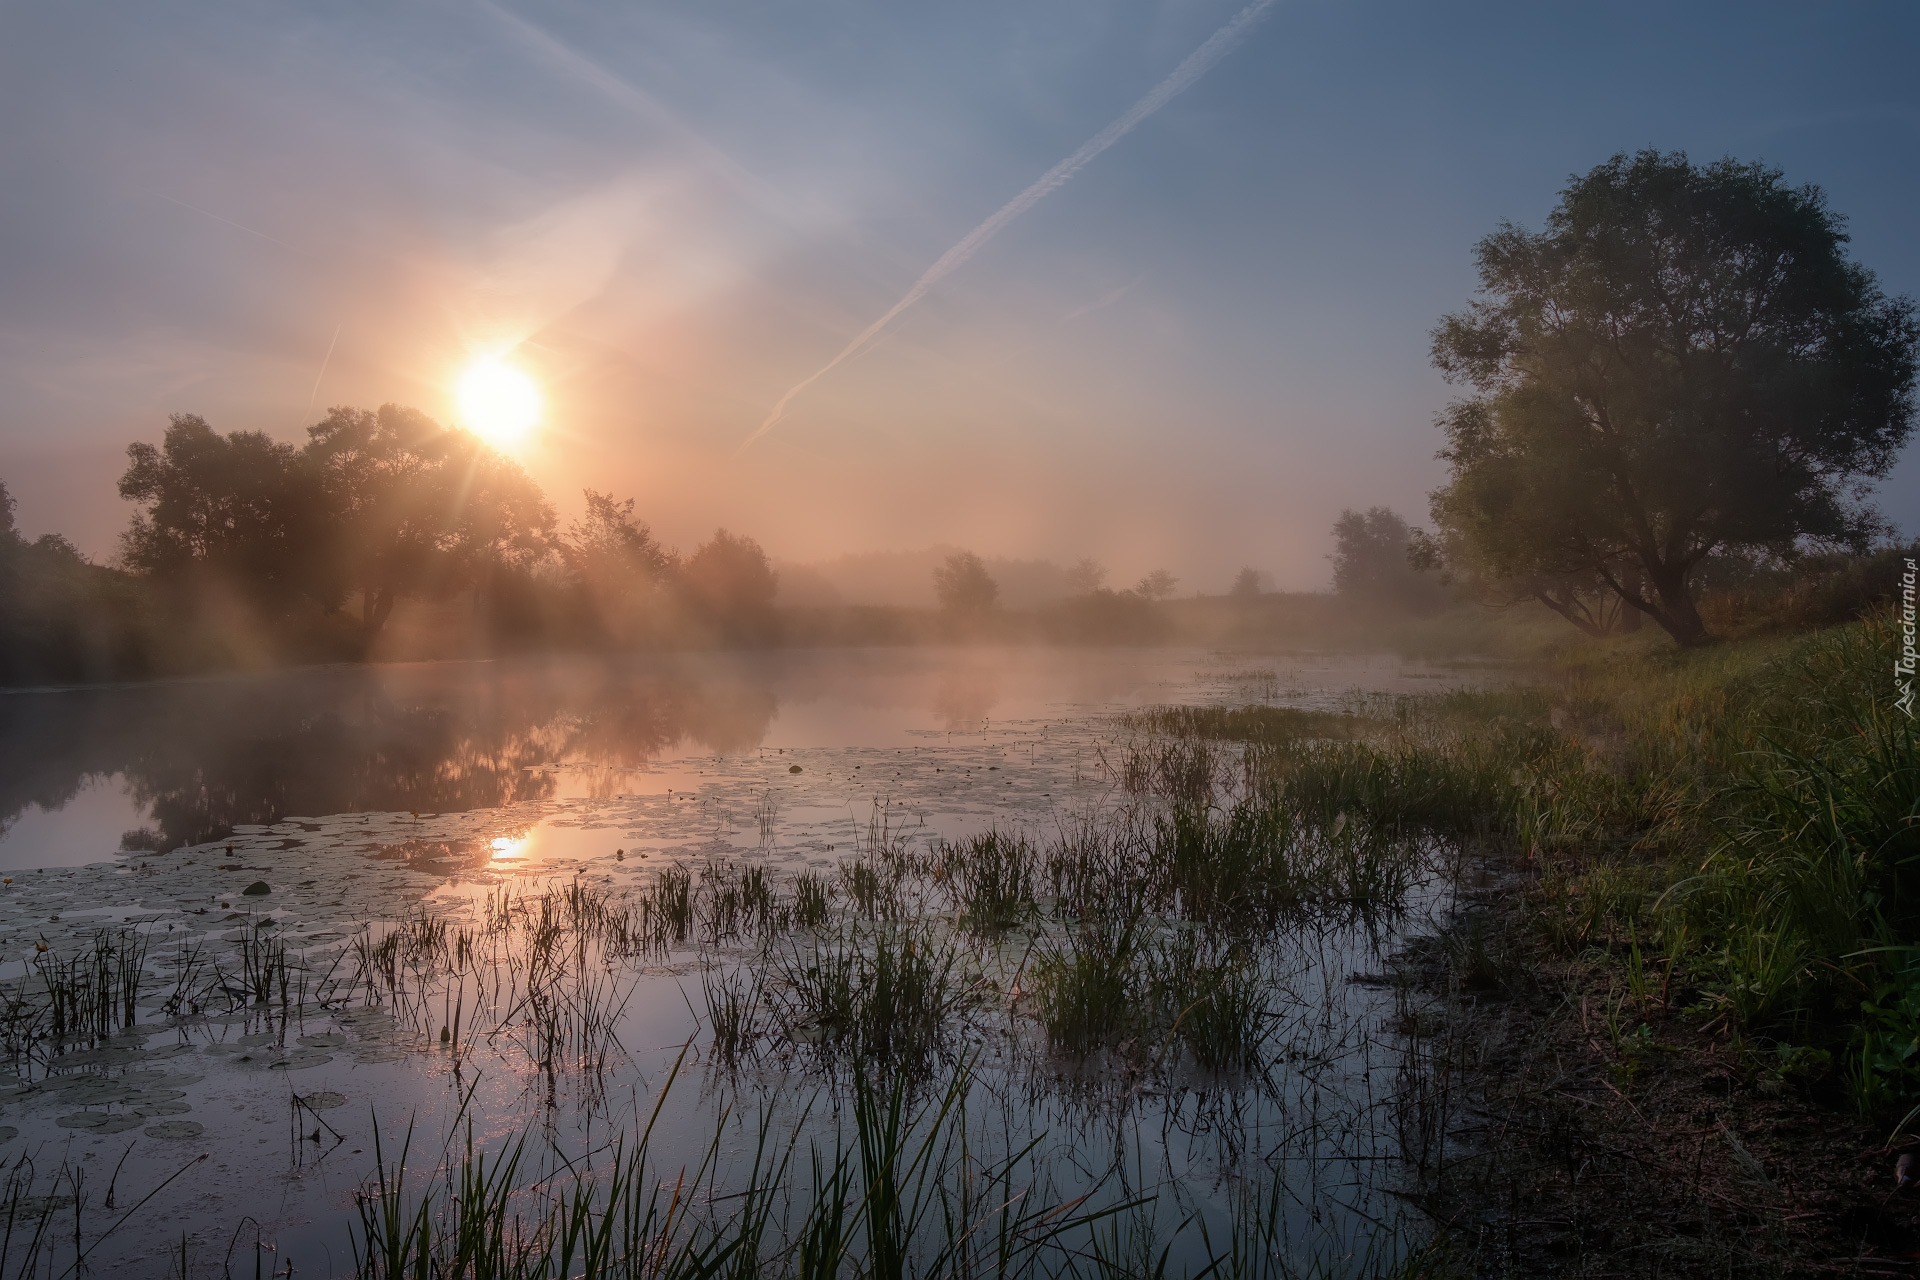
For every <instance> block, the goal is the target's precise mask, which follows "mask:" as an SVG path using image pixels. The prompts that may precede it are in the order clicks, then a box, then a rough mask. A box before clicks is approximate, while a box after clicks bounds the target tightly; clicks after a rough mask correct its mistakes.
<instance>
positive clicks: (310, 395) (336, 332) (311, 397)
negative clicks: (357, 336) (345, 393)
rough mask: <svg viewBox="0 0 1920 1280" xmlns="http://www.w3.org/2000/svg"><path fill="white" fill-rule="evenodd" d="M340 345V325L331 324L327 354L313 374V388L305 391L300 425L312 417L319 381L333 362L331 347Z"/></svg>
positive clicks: (318, 392) (304, 424) (318, 394)
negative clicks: (331, 337)
mask: <svg viewBox="0 0 1920 1280" xmlns="http://www.w3.org/2000/svg"><path fill="white" fill-rule="evenodd" d="M338 345H340V326H339V325H335V326H333V341H331V342H329V343H327V354H326V356H325V357H324V358H323V359H322V360H321V361H320V372H319V373H316V374H315V375H313V390H311V391H309V392H307V411H306V412H305V413H303V414H301V415H300V425H301V426H303V427H304V426H306V425H307V419H309V418H311V417H313V402H314V401H315V400H318V399H319V398H320V381H321V379H323V378H325V377H326V376H327V366H328V365H330V364H332V363H333V349H334V348H335V347H336V346H338Z"/></svg>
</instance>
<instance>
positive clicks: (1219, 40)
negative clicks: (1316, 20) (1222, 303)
mask: <svg viewBox="0 0 1920 1280" xmlns="http://www.w3.org/2000/svg"><path fill="white" fill-rule="evenodd" d="M1273 4H1274V0H1253V3H1252V4H1250V5H1248V6H1247V7H1246V8H1244V9H1242V10H1241V11H1240V12H1239V13H1237V14H1235V15H1234V17H1233V19H1232V21H1230V22H1228V23H1227V25H1226V26H1224V27H1221V28H1220V29H1219V30H1218V31H1216V32H1214V33H1213V35H1212V36H1211V37H1210V38H1209V39H1208V40H1207V42H1206V43H1205V44H1203V45H1201V46H1200V47H1199V48H1198V49H1195V50H1194V51H1193V52H1192V53H1190V54H1188V55H1187V59H1186V61H1184V62H1182V63H1181V64H1180V65H1179V66H1177V67H1175V68H1174V69H1173V74H1172V75H1170V76H1168V77H1167V78H1166V79H1165V80H1162V81H1161V82H1160V83H1159V84H1157V85H1155V86H1154V87H1153V88H1152V90H1150V91H1149V92H1148V93H1147V95H1146V96H1145V97H1144V98H1142V99H1140V101H1138V102H1136V103H1134V104H1133V105H1132V106H1131V107H1128V108H1127V110H1126V111H1125V112H1124V113H1122V114H1121V116H1120V117H1119V118H1118V119H1116V120H1115V121H1114V122H1113V123H1112V124H1110V125H1108V126H1107V127H1106V128H1104V129H1102V130H1101V131H1100V132H1099V133H1096V134H1094V135H1093V137H1092V138H1090V139H1089V140H1088V141H1087V142H1086V144H1085V145H1084V146H1082V147H1081V148H1080V149H1079V150H1078V151H1076V152H1074V153H1073V154H1072V155H1070V156H1068V157H1067V158H1066V159H1065V160H1062V161H1061V162H1060V163H1059V164H1057V165H1055V166H1053V168H1051V169H1049V170H1047V171H1046V172H1045V173H1043V174H1041V175H1040V177H1039V179H1038V180H1037V181H1036V182H1034V184H1033V185H1032V186H1030V187H1028V188H1027V189H1026V190H1025V191H1022V192H1021V193H1020V194H1019V195H1017V196H1015V197H1014V198H1013V199H1011V200H1009V201H1007V203H1006V204H1004V205H1002V206H1001V207H1000V209H999V211H998V212H996V213H995V214H994V215H993V216H992V217H990V218H988V219H987V220H986V221H985V222H983V223H981V224H980V225H979V226H977V227H975V228H974V229H973V230H972V231H969V232H968V233H967V234H966V236H965V238H963V239H962V240H961V241H960V243H959V244H956V245H954V246H953V248H951V249H949V250H947V251H946V252H945V253H944V254H942V255H940V260H939V261H938V262H936V263H934V264H933V265H932V266H931V267H928V268H927V270H926V274H924V275H922V276H921V277H920V278H919V279H918V280H916V281H914V284H913V288H911V289H909V290H907V292H906V296H905V297H903V298H901V299H900V301H898V302H896V303H894V304H893V306H892V307H890V308H888V310H887V313H886V314H885V315H883V316H881V317H880V318H879V319H878V320H875V321H874V322H873V323H872V324H870V325H868V326H867V327H866V328H865V329H862V330H861V331H860V333H859V335H858V336H857V337H855V338H854V340H853V341H852V342H849V343H848V344H847V345H846V347H845V348H844V349H842V351H841V352H840V354H839V355H837V356H835V357H834V358H833V359H831V360H829V361H827V363H826V365H825V366H823V367H822V368H821V369H820V370H819V371H818V372H816V373H814V374H813V375H812V376H810V377H807V378H803V379H801V380H800V381H799V382H797V383H795V384H794V385H793V387H792V388H790V389H789V390H788V391H787V394H785V395H783V396H781V397H780V402H779V403H778V404H776V405H774V406H773V412H771V413H769V414H768V415H767V420H766V421H765V422H763V423H761V424H760V429H759V430H758V431H755V432H754V433H753V434H752V435H750V436H748V437H747V438H746V439H745V440H743V441H741V443H740V447H739V448H738V449H735V450H734V451H733V456H734V457H736V458H737V457H739V456H740V455H741V454H743V453H745V452H746V451H747V450H748V449H750V448H752V447H753V445H754V442H755V441H757V440H759V439H760V437H761V436H764V435H766V434H767V432H769V431H771V430H773V427H774V424H775V423H777V422H779V421H780V419H781V418H782V417H783V416H785V414H786V412H787V406H788V405H789V404H791V403H792V402H793V398H794V397H795V396H797V395H799V394H800V393H801V392H802V391H805V390H806V389H807V388H808V387H810V386H812V385H813V384H814V383H816V382H818V381H819V380H820V379H821V378H823V377H825V376H826V375H827V374H828V373H830V372H832V371H833V370H834V369H835V368H836V367H838V366H839V365H840V364H841V363H842V362H844V361H845V360H846V359H847V358H848V357H849V356H851V355H853V354H854V353H855V352H857V351H859V350H860V348H862V347H864V346H866V345H867V343H869V342H871V341H872V340H873V338H874V336H875V335H876V334H878V333H879V332H880V331H881V330H882V329H884V328H886V327H887V325H888V324H889V323H891V322H892V320H893V318H894V317H895V316H897V315H899V314H900V313H901V312H902V311H905V310H906V309H907V308H908V307H910V306H912V305H913V304H914V303H916V302H918V301H920V299H922V298H924V297H926V295H927V291H928V290H930V289H932V288H933V286H935V285H936V284H939V283H940V282H941V281H942V280H944V279H945V278H946V277H947V276H949V275H952V274H953V273H954V272H955V271H956V270H958V269H959V268H960V266H961V265H962V264H963V263H965V262H966V260H967V259H968V258H971V257H972V256H973V255H974V254H975V253H978V252H979V251H980V247H981V246H982V245H984V244H986V242H987V241H989V240H991V239H993V237H994V236H996V235H998V234H999V233H1000V231H1001V229H1002V228H1004V227H1005V226H1006V225H1007V224H1008V223H1010V222H1012V221H1013V220H1014V219H1015V218H1017V217H1019V216H1020V215H1021V214H1023V213H1025V212H1026V211H1027V210H1029V209H1031V208H1033V206H1035V205H1036V204H1039V203H1040V202H1041V201H1042V200H1044V199H1046V197H1047V196H1048V195H1050V194H1051V193H1053V192H1055V191H1057V190H1059V189H1060V188H1061V187H1063V186H1065V185H1066V184H1067V182H1068V180H1070V179H1071V178H1072V177H1073V175H1074V174H1076V173H1078V172H1080V170H1082V169H1084V168H1086V167H1087V164H1088V163H1089V162H1090V161H1092V160H1093V158H1094V157H1095V156H1097V155H1099V154H1100V153H1101V152H1102V151H1105V150H1106V149H1107V148H1108V147H1110V146H1112V145H1113V144H1114V143H1116V142H1118V141H1120V139H1122V138H1124V137H1126V136H1127V134H1129V133H1131V132H1132V131H1133V127H1134V126H1135V125H1137V124H1139V123H1140V122H1141V121H1142V120H1145V119H1146V118H1147V117H1148V116H1150V115H1152V114H1153V113H1154V112H1156V111H1158V110H1159V109H1160V108H1162V107H1164V106H1166V105H1167V103H1169V102H1171V101H1172V100H1173V99H1174V98H1175V97H1176V96H1177V95H1178V94H1179V93H1180V92H1181V91H1183V90H1185V89H1188V88H1190V87H1192V85H1193V84H1194V82H1195V81H1197V80H1199V79H1200V77H1201V76H1204V75H1206V74H1207V72H1209V71H1211V70H1213V68H1214V64H1216V63H1218V62H1219V61H1220V59H1222V58H1224V57H1226V56H1227V55H1228V54H1229V53H1231V52H1233V47H1234V46H1235V45H1237V44H1239V43H1240V41H1241V40H1242V39H1244V38H1245V37H1246V35H1247V33H1248V32H1249V31H1251V30H1252V29H1253V28H1254V26H1255V25H1256V24H1257V23H1258V22H1259V21H1260V20H1261V19H1262V18H1264V17H1266V15H1267V10H1269V9H1271V8H1272V7H1273Z"/></svg>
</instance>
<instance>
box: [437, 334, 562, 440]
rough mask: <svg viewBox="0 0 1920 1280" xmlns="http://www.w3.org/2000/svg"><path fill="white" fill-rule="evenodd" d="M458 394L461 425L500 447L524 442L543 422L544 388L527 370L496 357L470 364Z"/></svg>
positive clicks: (456, 390) (456, 392)
mask: <svg viewBox="0 0 1920 1280" xmlns="http://www.w3.org/2000/svg"><path fill="white" fill-rule="evenodd" d="M455 394H456V397H457V399H458V402H459V405H460V425H461V426H463V427H465V428H467V429H468V430H469V431H471V432H473V433H474V434H475V435H477V436H479V437H480V438H481V439H483V440H485V441H486V442H487V443H488V444H490V445H492V446H493V447H494V448H496V449H508V448H511V447H512V446H514V445H517V444H519V443H521V442H522V441H523V440H524V439H525V438H526V436H527V434H528V433H529V432H531V431H532V430H533V428H534V427H535V426H536V425H537V424H538V423H539V421H540V413H541V408H542V405H541V395H540V388H539V387H538V386H536V385H535V384H534V381H533V379H532V378H530V377H528V376H527V375H526V374H525V373H524V372H522V371H521V370H519V369H516V368H515V367H514V366H512V365H510V364H508V363H506V362H505V361H503V360H500V359H498V358H495V357H491V356H489V357H483V358H482V359H479V360H476V361H474V362H473V363H472V364H471V365H469V366H467V369H466V372H464V373H462V374H461V375H460V381H459V383H458V385H457V386H456V388H455Z"/></svg>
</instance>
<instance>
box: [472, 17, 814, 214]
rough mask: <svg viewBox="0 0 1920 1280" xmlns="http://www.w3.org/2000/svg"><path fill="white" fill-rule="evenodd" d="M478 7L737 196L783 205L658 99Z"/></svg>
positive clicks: (520, 23)
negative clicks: (664, 137)
mask: <svg viewBox="0 0 1920 1280" xmlns="http://www.w3.org/2000/svg"><path fill="white" fill-rule="evenodd" d="M478 4H479V7H480V8H481V9H482V10H483V11H485V12H486V13H489V14H491V15H492V16H493V17H494V19H495V20H496V21H498V22H499V23H500V24H501V25H502V26H504V27H506V28H507V30H508V31H510V32H512V33H513V35H514V36H515V38H517V39H518V40H519V41H520V43H521V45H522V47H524V48H525V49H527V50H528V51H529V52H531V53H532V54H534V55H535V56H536V57H538V58H540V59H541V60H542V61H543V62H546V63H547V64H548V65H550V66H552V67H554V68H555V69H557V70H559V71H562V72H564V73H565V74H566V75H567V76H568V77H569V78H570V79H572V80H576V81H578V82H579V83H582V84H585V85H588V86H589V87H591V88H592V89H593V90H594V91H595V92H597V93H599V94H600V95H601V96H602V97H604V98H606V99H607V100H608V101H610V102H612V103H614V104H615V105H617V106H619V107H622V108H624V109H625V110H627V111H630V112H632V113H633V114H634V115H636V116H638V117H640V118H641V119H642V120H645V121H646V122H647V123H649V124H651V125H653V126H655V127H656V128H659V129H660V130H662V131H663V132H665V133H667V134H669V135H671V136H672V137H673V138H674V139H676V140H677V141H678V142H679V144H680V146H681V148H682V149H683V150H684V151H685V152H686V153H687V155H688V156H690V157H691V158H692V159H693V160H694V161H696V162H697V163H698V164H699V165H700V166H701V167H702V168H704V169H706V170H707V171H708V172H710V173H712V174H713V175H714V176H716V177H718V178H720V179H721V180H722V181H723V182H725V183H726V184H727V185H728V186H729V187H731V188H733V189H734V190H735V191H736V192H738V193H739V194H741V195H744V196H748V197H750V198H752V199H753V200H755V201H756V202H758V203H760V204H761V205H764V206H774V205H777V204H778V198H777V196H776V194H775V193H774V192H773V191H772V190H771V189H770V188H768V187H767V186H766V184H764V183H762V182H761V181H760V179H758V178H756V177H755V176H754V175H753V174H751V173H749V172H748V171H747V170H746V169H745V168H744V167H743V166H742V165H741V164H740V163H739V162H738V161H736V160H735V159H734V158H733V157H732V156H730V155H728V154H727V153H726V151H724V150H722V149H721V148H720V147H719V146H718V145H717V144H715V143H714V142H713V140H712V139H710V138H708V137H707V136H706V135H705V134H703V133H701V132H700V131H699V130H698V129H695V128H694V127H693V126H692V125H690V124H688V123H687V122H686V120H685V119H683V118H682V117H681V115H680V113H679V112H677V111H675V110H674V109H673V108H672V107H670V106H668V105H667V104H666V103H664V102H662V101H661V100H660V99H659V98H657V97H655V96H654V95H653V94H651V93H648V92H647V91H646V90H645V89H642V88H640V87H639V86H638V85H635V84H633V83H632V82H631V81H628V80H626V79H623V78H622V77H620V76H618V75H616V74H614V73H613V72H612V71H610V70H608V69H607V68H606V67H604V66H602V65H601V64H600V63H598V62H595V61H594V60H593V59H592V58H590V57H588V56H587V55H586V54H584V53H582V52H580V51H579V50H578V49H575V48H574V47H573V46H572V45H569V44H567V43H566V42H565V41H563V40H561V39H559V38H558V37H557V36H554V35H553V34H551V33H550V32H548V31H546V30H545V29H544V28H541V27H537V26H535V25H534V24H533V23H531V22H528V21H527V20H526V19H525V18H522V17H520V16H519V15H518V14H516V13H513V12H511V11H509V10H508V9H506V8H504V7H502V6H501V5H498V4H495V3H494V2H493V0H478Z"/></svg>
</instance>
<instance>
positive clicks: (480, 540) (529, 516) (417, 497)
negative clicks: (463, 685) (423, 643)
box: [304, 404, 554, 638]
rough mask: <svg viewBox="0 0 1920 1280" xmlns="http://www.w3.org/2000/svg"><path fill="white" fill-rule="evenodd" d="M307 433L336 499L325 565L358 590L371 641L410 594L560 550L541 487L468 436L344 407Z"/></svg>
mask: <svg viewBox="0 0 1920 1280" xmlns="http://www.w3.org/2000/svg"><path fill="white" fill-rule="evenodd" d="M307 435H308V443H307V447H306V450H305V452H304V456H305V458H306V459H307V461H308V463H309V465H310V466H311V467H312V468H313V469H314V470H315V472H316V473H317V474H318V475H319V476H320V478H321V484H322V486H323V489H324V492H325V495H326V512H327V516H328V520H329V528H328V536H327V542H328V555H327V557H326V561H325V563H326V565H327V567H328V572H329V573H330V574H332V575H333V585H334V588H335V590H336V591H337V592H338V593H339V594H340V595H344V594H346V592H347V591H349V590H351V591H357V592H358V593H359V595H360V620H361V629H362V632H363V634H364V635H365V636H366V637H368V638H371V637H373V636H374V635H376V634H378V632H379V631H380V629H381V628H382V627H383V626H385V625H386V621H387V618H388V617H389V616H390V615H391V614H392V612H393V606H394V603H395V601H396V600H398V599H400V598H401V597H403V596H406V595H409V594H412V593H414V592H417V591H421V590H427V589H443V590H450V589H453V588H455V587H458V586H461V585H467V584H478V583H481V582H484V581H485V580H486V579H487V577H488V575H489V574H491V573H494V572H497V571H500V570H516V569H525V568H527V567H528V566H530V565H531V564H533V563H534V562H535V561H537V560H538V559H540V557H542V556H544V555H545V554H547V552H548V550H549V549H550V547H551V535H552V530H553V525H554V518H553V511H552V508H550V507H549V506H548V505H547V502H546V499H545V498H544V497H543V496H542V495H541V493H540V490H539V487H538V486H536V485H535V484H534V483H533V481H532V480H531V479H530V478H529V477H528V476H527V474H526V472H524V471H522V470H521V469H520V467H519V466H518V465H517V464H515V463H513V462H512V461H510V460H509V459H507V458H504V457H502V456H501V455H500V454H498V453H496V452H494V451H493V450H492V449H489V448H488V447H487V446H486V445H484V444H482V443H481V442H480V441H479V440H478V439H477V438H476V437H474V436H473V435H471V434H470V433H468V432H465V431H460V430H455V429H450V428H446V427H442V426H441V425H440V424H439V423H437V422H435V421H433V420H432V419H431V418H429V417H427V416H426V415H425V414H423V413H421V412H419V411H418V410H415V409H408V408H404V407H402V406H400V405H393V404H388V405H382V406H381V407H380V408H379V409H378V410H365V409H352V408H346V407H340V408H335V409H333V410H331V411H330V412H329V413H328V414H327V416H326V418H325V419H323V420H322V421H321V422H319V423H317V424H316V425H314V426H312V427H309V428H308V429H307Z"/></svg>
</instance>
